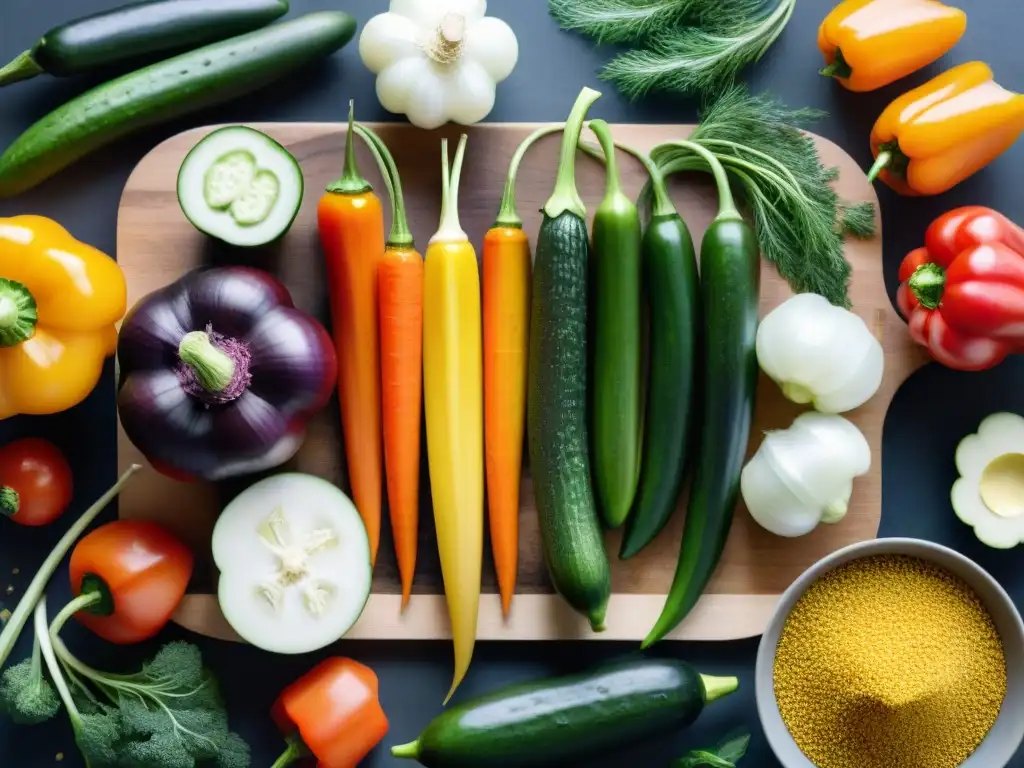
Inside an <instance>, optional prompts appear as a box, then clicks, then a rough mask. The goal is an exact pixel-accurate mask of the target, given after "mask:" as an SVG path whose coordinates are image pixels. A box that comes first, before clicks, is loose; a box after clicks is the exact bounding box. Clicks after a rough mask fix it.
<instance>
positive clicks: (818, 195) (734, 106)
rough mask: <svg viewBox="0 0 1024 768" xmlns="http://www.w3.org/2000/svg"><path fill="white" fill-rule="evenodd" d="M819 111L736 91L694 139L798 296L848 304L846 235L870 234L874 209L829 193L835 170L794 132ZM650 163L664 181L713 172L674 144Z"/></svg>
mask: <svg viewBox="0 0 1024 768" xmlns="http://www.w3.org/2000/svg"><path fill="white" fill-rule="evenodd" d="M821 114H822V113H821V112H817V111H814V110H806V109H801V110H791V109H788V108H786V107H785V106H783V105H782V104H781V103H779V102H778V101H777V100H776V99H774V98H772V97H771V96H768V95H764V94H761V95H757V96H752V95H751V94H750V93H749V92H748V91H747V89H746V88H745V87H743V86H734V87H732V88H730V89H728V90H727V91H726V92H725V93H723V94H722V96H721V97H720V98H718V99H717V100H716V101H714V102H713V103H711V104H710V105H709V106H708V107H707V108H706V109H705V110H704V111H703V113H702V115H701V123H700V125H699V126H698V127H697V130H696V131H694V133H693V135H692V136H690V140H691V141H695V142H697V143H699V144H701V145H702V146H703V147H705V148H706V149H708V150H710V151H711V152H713V153H714V154H715V156H716V157H717V158H718V159H719V160H720V161H721V162H722V164H723V165H724V166H725V168H726V171H727V172H728V173H729V174H730V176H731V177H732V179H733V180H734V181H736V182H738V185H737V186H738V190H737V191H738V192H740V195H739V197H740V199H741V201H742V203H743V205H744V207H745V208H746V209H747V211H748V212H749V213H751V214H752V217H753V220H754V227H755V229H756V231H757V236H758V242H759V243H760V245H761V252H762V253H763V254H764V257H765V258H766V259H767V260H768V261H770V262H772V263H773V264H774V265H775V266H776V268H777V269H778V271H779V274H780V275H781V276H782V277H783V279H785V280H786V281H787V282H788V283H789V285H790V287H791V288H792V289H793V291H794V292H796V293H807V292H811V293H818V294H820V295H822V296H824V297H825V298H826V299H828V300H829V301H830V302H831V303H833V304H835V305H837V306H843V307H849V306H850V301H849V294H848V285H849V281H850V265H849V263H848V262H847V261H846V257H845V255H844V253H843V239H844V238H843V236H844V234H847V233H848V234H851V235H854V236H856V237H871V236H872V235H873V234H874V231H875V213H874V206H873V205H872V204H871V203H857V204H852V205H851V204H848V203H846V202H844V201H842V200H840V199H839V196H838V195H837V194H836V192H835V190H834V189H833V188H832V186H831V183H832V182H833V181H835V179H836V177H837V176H838V170H837V169H835V168H827V167H825V166H824V165H823V164H822V162H821V158H820V156H819V155H818V151H817V148H816V147H815V145H814V141H813V139H811V137H810V136H808V135H807V134H806V133H804V132H803V131H801V130H800V129H799V128H798V127H797V126H799V125H802V124H806V123H808V122H810V121H812V120H814V119H817V118H818V117H820V116H821ZM651 159H652V160H654V162H655V163H656V164H657V165H658V167H659V168H660V169H661V171H662V172H663V173H664V174H665V175H666V176H667V175H670V174H673V173H682V172H687V171H702V172H707V171H708V166H707V164H706V163H705V161H704V160H703V159H702V158H700V157H699V156H697V155H695V154H694V153H693V152H691V151H689V150H687V149H685V148H683V147H679V146H677V145H675V144H673V143H671V142H669V143H666V144H663V145H661V146H658V147H655V148H654V150H652V152H651ZM645 199H649V190H648V191H647V192H645Z"/></svg>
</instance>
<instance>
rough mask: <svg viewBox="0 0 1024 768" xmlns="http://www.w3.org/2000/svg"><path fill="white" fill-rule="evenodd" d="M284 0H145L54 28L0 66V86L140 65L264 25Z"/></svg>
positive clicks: (280, 9)
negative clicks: (43, 75)
mask: <svg viewBox="0 0 1024 768" xmlns="http://www.w3.org/2000/svg"><path fill="white" fill-rule="evenodd" d="M286 13H288V0H146V1H145V2H138V3H132V4H131V5H124V6H121V7H120V8H114V9H113V10H110V11H103V12H100V13H97V14H93V15H92V16H86V17H84V18H81V19H75V20H74V21H69V22H67V23H66V24H62V25H60V26H58V27H54V28H53V29H51V30H50V31H49V32H47V33H46V34H45V35H43V36H42V37H41V38H40V39H39V41H38V42H37V43H36V44H35V45H34V46H33V47H32V49H31V50H28V51H25V52H24V53H22V54H21V55H20V56H18V57H17V58H15V59H14V61H12V62H11V63H10V64H8V65H7V66H5V67H2V68H0V87H2V86H5V85H9V84H10V83H16V82H18V81H19V80H28V79H29V78H31V77H35V76H36V75H41V74H44V73H46V74H50V75H54V76H55V77H70V76H71V75H80V74H84V73H86V72H102V71H104V70H107V69H108V68H111V67H118V66H125V65H131V64H139V63H141V62H142V61H143V60H145V59H147V58H148V59H151V60H152V59H154V58H156V57H158V56H160V55H161V54H162V55H163V56H167V55H169V54H171V53H180V52H183V51H187V50H189V49H191V48H198V47H199V46H201V45H208V44H209V43H214V42H217V41H218V40H224V39H226V38H229V37H234V36H235V35H241V34H243V33H245V32H251V31H252V30H254V29H259V28H260V27H264V26H266V25H267V24H269V23H270V22H272V21H274V20H275V19H278V18H280V17H281V16H284V15H285V14H286Z"/></svg>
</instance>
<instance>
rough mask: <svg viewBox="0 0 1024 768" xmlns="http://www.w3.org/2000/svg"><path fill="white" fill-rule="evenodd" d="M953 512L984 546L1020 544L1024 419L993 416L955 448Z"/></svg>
mask: <svg viewBox="0 0 1024 768" xmlns="http://www.w3.org/2000/svg"><path fill="white" fill-rule="evenodd" d="M956 468H957V472H958V473H959V475H960V477H959V478H958V479H957V481H956V482H955V483H953V489H952V492H951V501H952V504H953V510H954V511H955V512H956V515H957V517H959V518H960V519H961V520H962V521H963V522H964V523H966V524H967V525H969V526H971V527H972V528H973V529H974V533H975V535H976V536H977V537H978V539H980V540H981V541H982V542H983V543H984V544H986V545H988V546H990V547H994V548H996V549H1011V548H1013V547H1016V546H1017V545H1018V544H1021V543H1024V418H1021V417H1020V416H1018V415H1017V414H1014V413H994V414H992V415H991V416H988V417H987V418H985V420H984V421H982V422H981V425H980V426H979V427H978V431H977V433H975V434H971V435H967V436H966V437H965V438H964V439H963V440H961V441H960V444H959V445H958V446H957V449H956Z"/></svg>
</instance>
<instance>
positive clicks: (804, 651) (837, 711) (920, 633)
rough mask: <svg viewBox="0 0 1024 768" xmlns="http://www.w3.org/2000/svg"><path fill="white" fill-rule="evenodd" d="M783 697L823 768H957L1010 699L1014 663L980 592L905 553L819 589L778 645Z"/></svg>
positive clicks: (839, 573) (827, 580)
mask: <svg viewBox="0 0 1024 768" xmlns="http://www.w3.org/2000/svg"><path fill="white" fill-rule="evenodd" d="M774 678H775V697H776V699H777V701H778V704H779V709H780V711H781V713H782V719H783V721H784V722H785V723H786V726H787V728H789V732H790V734H792V736H793V739H794V740H795V741H796V743H797V745H798V746H799V747H800V749H801V750H802V751H803V753H804V754H805V755H806V756H807V758H808V759H809V760H810V761H811V762H813V763H814V764H815V765H816V766H818V768H893V766H899V768H956V767H957V766H959V765H960V764H961V763H962V762H963V761H964V760H966V759H967V758H968V757H969V756H970V754H971V753H972V752H973V751H974V750H975V749H976V748H977V747H978V745H979V744H980V743H981V741H982V739H984V737H985V734H987V733H988V731H989V729H991V727H992V724H993V723H994V722H995V720H996V716H997V715H998V714H999V708H1000V707H1001V706H1002V702H1003V697H1004V696H1005V695H1006V658H1005V656H1004V654H1003V647H1002V643H1001V642H1000V640H999V635H998V633H997V632H996V628H995V625H994V624H993V622H992V617H991V616H989V614H988V612H987V611H986V609H985V607H984V606H983V605H982V604H981V602H980V601H979V599H978V597H977V595H976V594H975V593H974V591H973V590H972V589H971V588H970V587H969V586H968V585H967V584H965V583H964V582H963V581H962V580H961V579H959V578H957V577H955V576H953V575H952V574H950V573H949V572H947V571H945V570H943V569H942V568H939V567H936V566H934V565H931V564H930V563H927V562H924V561H923V560H919V559H917V558H912V557H905V556H878V557H867V558H863V559H860V560H855V561H853V562H850V563H847V564H845V565H843V566H840V567H839V568H837V569H835V570H834V571H832V572H830V573H828V574H826V575H825V576H823V577H822V578H820V579H819V580H818V581H817V582H815V583H814V584H813V585H812V586H811V587H810V589H808V590H807V592H806V593H805V594H804V596H803V597H802V598H801V599H800V600H799V601H798V602H797V604H796V605H795V606H794V608H793V611H792V612H791V614H790V616H789V618H788V620H787V622H786V625H785V627H784V629H783V632H782V638H781V639H780V641H779V647H778V653H777V656H776V659H775V669H774Z"/></svg>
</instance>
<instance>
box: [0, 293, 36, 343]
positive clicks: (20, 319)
mask: <svg viewBox="0 0 1024 768" xmlns="http://www.w3.org/2000/svg"><path fill="white" fill-rule="evenodd" d="M38 319H39V315H38V312H37V311H36V300H35V299H34V298H33V297H32V294H31V293H30V292H29V290H28V288H26V287H25V286H24V285H22V284H21V283H17V282H15V281H14V280H7V279H6V278H3V277H0V348H3V347H13V346H15V345H17V344H21V342H23V341H27V340H28V339H31V338H32V335H33V334H34V333H35V331H36V322H37V321H38Z"/></svg>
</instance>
